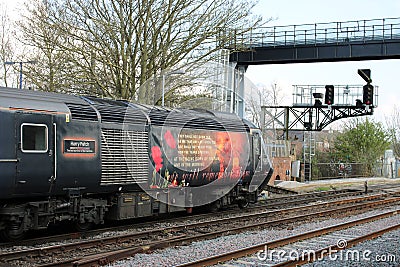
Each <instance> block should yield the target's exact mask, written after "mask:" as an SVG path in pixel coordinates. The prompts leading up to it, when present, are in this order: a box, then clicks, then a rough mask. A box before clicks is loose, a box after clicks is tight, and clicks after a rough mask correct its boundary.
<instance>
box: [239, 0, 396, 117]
mask: <svg viewBox="0 0 400 267" xmlns="http://www.w3.org/2000/svg"><path fill="white" fill-rule="evenodd" d="M256 11H257V13H259V14H261V15H263V16H264V17H265V18H269V17H272V18H274V20H273V21H271V22H270V23H269V24H268V25H267V26H282V25H298V24H309V23H311V24H313V23H323V22H338V21H353V20H370V19H383V18H397V17H400V1H399V0H381V1H374V0H351V1H350V0H335V1H317V0H301V1H284V0H280V1H276V0H260V1H259V4H258V5H257V8H256ZM399 23H400V19H399ZM398 27H400V25H398ZM362 68H369V69H371V76H372V80H373V84H375V85H378V86H379V102H378V108H377V109H376V110H375V114H374V116H373V117H374V119H375V120H380V121H383V119H384V117H385V116H389V115H390V114H391V113H392V111H393V109H394V106H395V105H397V107H398V108H400V103H399V102H400V86H399V81H398V77H400V60H397V59H395V60H374V61H359V62H335V63H299V64H281V65H262V66H250V67H249V68H248V70H247V73H246V75H247V78H249V79H250V80H251V81H252V82H253V83H255V84H264V85H266V86H270V85H271V84H275V83H276V84H277V85H278V86H279V87H281V88H282V89H283V90H284V91H285V92H286V94H287V95H288V97H287V99H286V101H287V103H283V104H285V105H290V104H291V102H292V85H299V84H321V85H323V84H343V85H346V84H364V81H363V80H362V79H361V78H360V77H359V76H358V74H357V69H362ZM288 102H289V103H288Z"/></svg>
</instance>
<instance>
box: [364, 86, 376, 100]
mask: <svg viewBox="0 0 400 267" xmlns="http://www.w3.org/2000/svg"><path fill="white" fill-rule="evenodd" d="M363 103H364V104H365V105H372V104H373V103H374V87H373V86H372V85H371V84H369V83H368V84H366V85H364V86H363Z"/></svg>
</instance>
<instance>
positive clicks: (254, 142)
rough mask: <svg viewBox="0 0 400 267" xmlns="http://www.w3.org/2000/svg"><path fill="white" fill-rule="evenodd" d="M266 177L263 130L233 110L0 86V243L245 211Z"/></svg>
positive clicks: (268, 167) (268, 176) (267, 170)
mask: <svg viewBox="0 0 400 267" xmlns="http://www.w3.org/2000/svg"><path fill="white" fill-rule="evenodd" d="M271 174H272V168H271V164H270V161H269V158H268V155H267V153H266V151H265V146H264V143H263V140H262V138H261V132H260V131H259V130H258V129H256V128H255V127H254V125H252V124H251V123H249V122H246V121H245V120H240V119H237V118H235V116H234V115H232V114H228V113H222V112H213V111H205V110H189V109H174V110H171V109H166V108H161V107H152V106H145V105H139V104H132V103H130V102H126V101H114V100H107V99H98V98H94V97H79V96H72V95H64V94H56V93H46V92H37V91H30V90H18V89H13V88H0V192H1V194H0V233H1V236H2V238H3V239H7V240H12V239H20V238H22V237H23V236H24V234H25V233H26V232H27V231H28V230H32V229H44V228H46V227H48V225H49V224H52V223H57V222H60V221H66V220H68V221H71V222H74V224H76V227H77V228H78V229H80V230H85V229H88V228H89V227H90V226H91V225H94V224H101V223H103V222H104V221H105V220H123V219H130V218H137V217H145V216H153V215H157V214H162V213H170V212H174V211H182V210H187V211H190V210H191V209H192V208H193V207H197V206H204V205H210V206H214V207H222V206H226V205H230V204H239V205H240V206H245V205H246V204H247V203H249V202H255V201H257V196H258V193H259V191H260V190H262V188H263V186H264V185H266V184H267V183H268V181H269V178H270V176H271Z"/></svg>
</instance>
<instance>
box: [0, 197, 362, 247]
mask: <svg viewBox="0 0 400 267" xmlns="http://www.w3.org/2000/svg"><path fill="white" fill-rule="evenodd" d="M360 195H364V192H363V191H357V190H337V191H334V190H330V191H322V192H314V193H304V194H299V195H291V196H284V197H275V198H270V199H267V200H266V201H265V202H264V201H262V202H261V203H260V204H257V205H252V206H249V207H248V208H246V209H245V210H240V209H230V210H226V211H220V212H218V213H207V214H195V215H185V216H183V217H182V216H180V217H178V218H176V217H173V218H167V219H161V220H160V218H155V219H153V220H149V221H148V222H141V223H134V224H128V225H121V226H114V227H101V228H99V229H95V230H90V231H86V232H69V233H63V234H56V235H54V234H53V235H48V234H47V235H46V233H43V234H45V235H44V236H40V237H34V238H30V239H26V240H22V241H19V242H12V243H0V250H1V248H4V247H10V246H35V245H40V244H45V243H49V242H60V241H64V240H71V239H87V238H91V237H95V236H98V235H100V234H102V233H104V232H112V231H114V232H119V231H126V230H129V229H132V228H134V229H143V228H144V229H147V228H149V227H151V228H152V227H154V224H157V225H162V224H168V223H176V222H177V221H182V220H185V221H188V220H193V221H197V220H210V219H213V218H223V217H226V216H229V215H232V214H233V215H235V214H243V213H245V214H247V213H251V212H258V211H259V210H267V209H271V210H272V209H283V208H285V207H288V208H290V207H293V206H296V205H304V203H312V202H316V201H327V200H333V199H344V198H349V197H355V196H360ZM155 220H156V221H155Z"/></svg>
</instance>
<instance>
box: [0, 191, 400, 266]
mask: <svg viewBox="0 0 400 267" xmlns="http://www.w3.org/2000/svg"><path fill="white" fill-rule="evenodd" d="M399 201H400V198H394V197H390V195H388V194H377V195H369V196H363V197H355V198H352V199H342V200H336V201H330V202H322V203H315V204H310V205H304V206H301V207H294V208H283V209H280V210H274V211H271V210H267V211H265V210H264V211H259V212H257V213H252V214H246V215H243V214H241V215H237V216H231V217H229V218H220V219H215V220H211V221H209V220H208V221H201V222H191V223H188V222H186V223H184V224H181V225H176V226H171V227H163V228H159V229H153V230H149V231H142V232H135V233H130V234H128V233H124V234H123V235H120V236H112V237H107V238H98V239H93V240H85V241H76V242H73V243H69V244H58V245H53V246H47V247H39V248H30V249H25V250H21V251H10V252H3V253H2V254H0V265H1V264H9V265H12V264H14V265H18V266H32V265H36V266H48V267H49V266H93V265H104V264H107V263H109V262H112V261H115V260H119V259H124V258H126V257H129V256H132V255H134V254H136V253H141V252H150V251H153V250H155V249H158V248H165V247H168V246H174V245H182V244H188V243H191V242H193V241H194V240H195V241H198V240H202V239H210V238H214V237H218V236H223V235H228V234H233V233H240V232H243V231H247V230H254V229H258V228H266V227H270V226H276V225H282V224H288V223H292V222H299V221H304V220H310V219H316V218H318V219H320V218H322V217H323V216H331V215H341V216H343V215H344V214H345V213H347V212H349V211H352V212H354V211H358V212H361V211H364V210H365V209H368V208H373V207H377V206H382V205H390V204H393V203H396V202H399ZM355 203H358V204H355ZM332 207H335V208H332ZM315 210H318V212H315ZM232 225H234V227H233V226H232Z"/></svg>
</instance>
